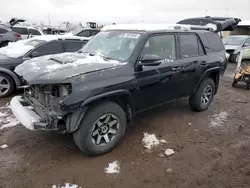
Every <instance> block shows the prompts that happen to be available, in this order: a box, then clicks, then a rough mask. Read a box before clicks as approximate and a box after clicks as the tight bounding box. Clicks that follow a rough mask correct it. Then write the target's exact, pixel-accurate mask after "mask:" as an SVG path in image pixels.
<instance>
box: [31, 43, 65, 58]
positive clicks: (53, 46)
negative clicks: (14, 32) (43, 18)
mask: <svg viewBox="0 0 250 188" xmlns="http://www.w3.org/2000/svg"><path fill="white" fill-rule="evenodd" d="M34 51H36V52H38V54H39V56H42V55H50V54H58V53H62V52H63V48H62V42H61V41H51V42H48V43H46V44H43V45H41V46H39V47H38V48H36V49H35V50H34Z"/></svg>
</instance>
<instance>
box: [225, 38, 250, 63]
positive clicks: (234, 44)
mask: <svg viewBox="0 0 250 188" xmlns="http://www.w3.org/2000/svg"><path fill="white" fill-rule="evenodd" d="M222 41H223V44H224V46H225V48H226V52H227V53H228V54H229V55H230V57H229V61H231V62H237V60H238V58H239V55H240V51H241V50H243V49H244V48H249V47H250V36H249V35H231V36H228V37H225V38H223V39H222Z"/></svg>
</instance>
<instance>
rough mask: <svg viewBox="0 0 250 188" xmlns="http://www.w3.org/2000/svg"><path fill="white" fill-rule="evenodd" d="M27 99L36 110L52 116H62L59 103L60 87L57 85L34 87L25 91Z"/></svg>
mask: <svg viewBox="0 0 250 188" xmlns="http://www.w3.org/2000/svg"><path fill="white" fill-rule="evenodd" d="M24 93H25V98H26V99H27V100H28V101H29V102H30V103H31V104H32V106H33V108H34V109H35V110H38V111H39V112H40V113H39V114H40V115H41V109H43V110H42V111H43V112H42V114H43V116H44V114H47V115H50V116H58V115H62V110H61V106H60V104H59V101H60V99H61V97H60V92H59V86H56V85H33V86H30V87H29V88H27V89H25V92H24Z"/></svg>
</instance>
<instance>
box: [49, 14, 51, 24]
mask: <svg viewBox="0 0 250 188" xmlns="http://www.w3.org/2000/svg"><path fill="white" fill-rule="evenodd" d="M49 25H51V21H50V12H49Z"/></svg>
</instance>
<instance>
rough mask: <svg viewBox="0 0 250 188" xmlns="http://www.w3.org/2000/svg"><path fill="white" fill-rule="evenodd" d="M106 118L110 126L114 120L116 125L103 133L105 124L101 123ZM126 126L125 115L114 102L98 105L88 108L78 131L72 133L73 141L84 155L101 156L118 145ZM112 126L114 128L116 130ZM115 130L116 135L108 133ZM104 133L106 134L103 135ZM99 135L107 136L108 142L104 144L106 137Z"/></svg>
mask: <svg viewBox="0 0 250 188" xmlns="http://www.w3.org/2000/svg"><path fill="white" fill-rule="evenodd" d="M104 116H105V117H104ZM108 116H110V118H109V119H110V121H107V122H110V124H111V123H112V122H115V120H114V119H115V118H116V121H117V122H118V123H117V124H114V125H113V127H112V126H111V127H112V129H110V127H109V128H108V131H107V130H106V131H105V129H104V128H105V125H106V124H105V123H103V122H104V121H105V120H107V119H106V118H107V117H108ZM102 117H103V118H102ZM99 120H100V121H99ZM100 122H101V124H100ZM126 124H127V123H126V115H125V112H124V111H123V109H122V108H121V106H119V105H118V104H116V103H114V102H103V103H101V104H99V105H95V106H92V107H90V109H89V110H88V111H87V113H86V115H85V116H84V117H83V119H82V121H81V123H80V126H79V128H78V130H77V131H76V132H74V133H73V137H74V141H75V143H76V145H77V146H78V147H79V148H80V149H81V150H82V151H83V152H84V153H85V154H87V155H89V156H98V155H102V154H105V153H107V152H110V151H111V150H112V149H113V148H114V147H115V146H116V145H117V144H118V143H119V141H120V140H121V138H122V136H123V135H124V133H125V130H126V126H127V125H126ZM118 125H119V128H118ZM114 126H116V128H115V127H114ZM98 127H99V128H98ZM115 129H116V130H117V132H116V135H114V134H112V133H109V131H111V130H112V131H114V130H115ZM102 131H103V132H102ZM97 132H98V133H97ZM105 132H108V133H107V134H104V133H105ZM96 134H97V135H96ZM101 134H104V136H105V135H107V136H108V138H109V140H110V142H108V143H106V144H105V142H106V139H105V138H107V137H104V136H103V135H101ZM99 136H101V137H102V138H101V139H100V140H99V144H98V137H99Z"/></svg>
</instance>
